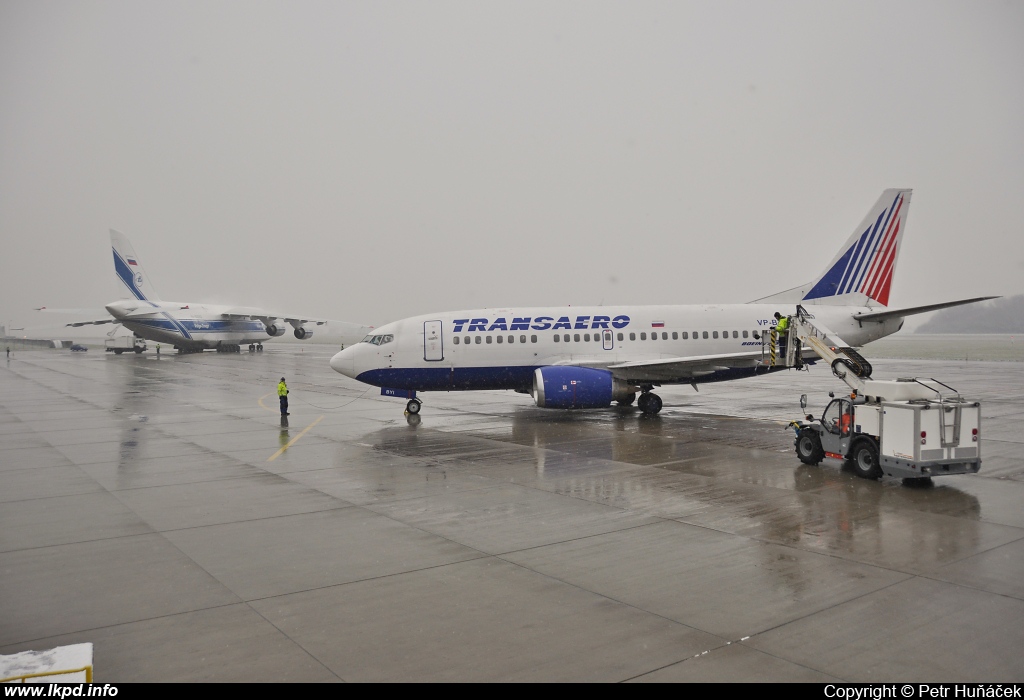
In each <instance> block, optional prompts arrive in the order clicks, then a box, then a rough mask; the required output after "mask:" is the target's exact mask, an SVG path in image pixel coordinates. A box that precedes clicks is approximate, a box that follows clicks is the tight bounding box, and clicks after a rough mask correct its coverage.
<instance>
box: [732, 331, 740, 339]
mask: <svg viewBox="0 0 1024 700" xmlns="http://www.w3.org/2000/svg"><path fill="white" fill-rule="evenodd" d="M732 337H733V338H739V337H740V333H739V331H733V332H732Z"/></svg>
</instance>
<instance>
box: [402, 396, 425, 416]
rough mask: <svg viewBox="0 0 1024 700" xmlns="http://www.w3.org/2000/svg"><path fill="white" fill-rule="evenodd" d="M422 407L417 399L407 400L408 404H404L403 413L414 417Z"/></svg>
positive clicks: (421, 403)
mask: <svg viewBox="0 0 1024 700" xmlns="http://www.w3.org/2000/svg"><path fill="white" fill-rule="evenodd" d="M422 407H423V402H422V401H420V400H419V399H409V403H407V404H405V412H406V413H408V414H409V415H412V416H415V415H416V414H418V413H419V412H420V408H422Z"/></svg>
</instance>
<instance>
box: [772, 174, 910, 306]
mask: <svg viewBox="0 0 1024 700" xmlns="http://www.w3.org/2000/svg"><path fill="white" fill-rule="evenodd" d="M911 192H912V190H909V189H889V190H885V191H884V192H882V196H881V197H879V198H878V201H877V202H875V205H874V206H873V207H872V208H871V210H870V211H869V212H868V213H867V216H865V217H864V220H863V221H862V222H861V223H860V226H858V227H857V228H856V229H854V231H853V234H852V235H851V236H850V237H849V238H848V239H847V240H846V243H844V244H843V246H842V248H840V249H839V252H838V253H836V256H835V257H834V258H832V262H830V263H829V264H828V266H827V267H826V268H825V271H824V272H822V273H821V275H819V276H818V278H817V279H815V280H814V281H813V282H810V283H808V284H805V285H802V286H800V287H794V288H793V289H789V290H786V291H785V292H779V293H778V294H773V295H771V296H767V297H764V298H762V299H757V300H756V302H755V303H771V302H780V303H782V302H785V303H797V304H833V305H841V306H870V305H872V304H871V302H875V304H878V305H881V306H888V305H889V290H890V289H891V288H892V277H893V272H894V271H895V270H896V259H897V258H898V257H899V253H900V244H901V243H902V241H903V232H904V231H905V230H906V228H907V215H908V213H909V211H910V194H911Z"/></svg>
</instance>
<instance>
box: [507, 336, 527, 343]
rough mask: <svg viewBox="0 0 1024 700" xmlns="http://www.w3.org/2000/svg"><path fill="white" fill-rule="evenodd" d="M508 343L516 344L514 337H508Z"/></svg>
mask: <svg viewBox="0 0 1024 700" xmlns="http://www.w3.org/2000/svg"><path fill="white" fill-rule="evenodd" d="M523 340H526V339H525V338H523ZM508 342H510V343H514V342H516V337H515V336H514V335H510V336H509V337H508Z"/></svg>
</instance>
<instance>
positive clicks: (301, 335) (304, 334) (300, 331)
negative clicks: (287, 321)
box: [294, 326, 313, 340]
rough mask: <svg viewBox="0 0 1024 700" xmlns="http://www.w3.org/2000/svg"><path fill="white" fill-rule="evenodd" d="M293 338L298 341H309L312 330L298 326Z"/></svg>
mask: <svg viewBox="0 0 1024 700" xmlns="http://www.w3.org/2000/svg"><path fill="white" fill-rule="evenodd" d="M294 335H295V337H296V338H298V339H299V340H309V339H310V338H312V337H313V329H312V328H306V327H305V326H299V327H298V328H296V329H295V334H294Z"/></svg>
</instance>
